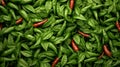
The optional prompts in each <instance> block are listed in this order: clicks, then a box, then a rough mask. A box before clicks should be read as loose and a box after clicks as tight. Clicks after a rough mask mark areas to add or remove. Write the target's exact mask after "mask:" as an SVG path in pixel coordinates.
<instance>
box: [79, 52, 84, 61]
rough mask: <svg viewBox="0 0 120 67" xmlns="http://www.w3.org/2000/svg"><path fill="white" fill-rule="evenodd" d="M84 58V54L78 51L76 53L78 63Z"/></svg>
mask: <svg viewBox="0 0 120 67" xmlns="http://www.w3.org/2000/svg"><path fill="white" fill-rule="evenodd" d="M84 59H85V54H84V53H80V54H79V55H78V63H80V62H82V61H83V60H84Z"/></svg>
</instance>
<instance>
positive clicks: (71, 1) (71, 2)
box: [70, 0, 74, 9]
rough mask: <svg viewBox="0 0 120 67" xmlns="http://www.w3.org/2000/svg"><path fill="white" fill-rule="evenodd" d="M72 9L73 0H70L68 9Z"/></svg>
mask: <svg viewBox="0 0 120 67" xmlns="http://www.w3.org/2000/svg"><path fill="white" fill-rule="evenodd" d="M73 8H74V0H70V9H73Z"/></svg>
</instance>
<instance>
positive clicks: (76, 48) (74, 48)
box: [71, 39, 79, 52]
mask: <svg viewBox="0 0 120 67" xmlns="http://www.w3.org/2000/svg"><path fill="white" fill-rule="evenodd" d="M71 44H72V48H73V50H74V51H76V52H77V51H78V50H79V48H78V46H77V45H76V44H75V42H74V40H73V39H72V42H71Z"/></svg>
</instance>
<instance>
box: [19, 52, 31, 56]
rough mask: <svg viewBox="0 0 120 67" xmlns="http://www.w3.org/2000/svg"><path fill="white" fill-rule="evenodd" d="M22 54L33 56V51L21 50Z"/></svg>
mask: <svg viewBox="0 0 120 67" xmlns="http://www.w3.org/2000/svg"><path fill="white" fill-rule="evenodd" d="M21 54H22V55H23V56H25V57H31V56H32V52H31V51H21Z"/></svg>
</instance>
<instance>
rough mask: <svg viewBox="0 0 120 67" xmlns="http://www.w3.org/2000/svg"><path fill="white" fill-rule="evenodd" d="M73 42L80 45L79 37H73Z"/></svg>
mask: <svg viewBox="0 0 120 67" xmlns="http://www.w3.org/2000/svg"><path fill="white" fill-rule="evenodd" d="M73 40H74V41H75V43H76V44H80V36H79V35H78V34H76V35H74V36H73Z"/></svg>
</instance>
